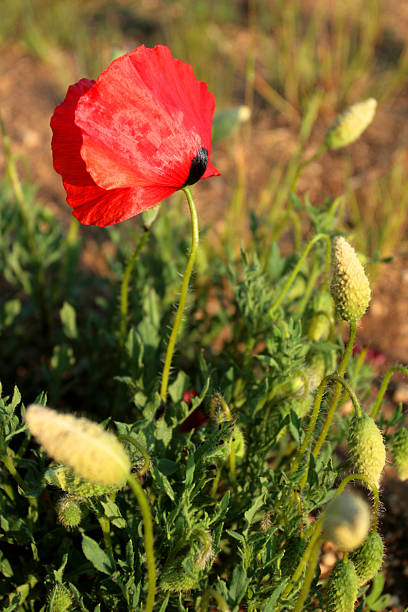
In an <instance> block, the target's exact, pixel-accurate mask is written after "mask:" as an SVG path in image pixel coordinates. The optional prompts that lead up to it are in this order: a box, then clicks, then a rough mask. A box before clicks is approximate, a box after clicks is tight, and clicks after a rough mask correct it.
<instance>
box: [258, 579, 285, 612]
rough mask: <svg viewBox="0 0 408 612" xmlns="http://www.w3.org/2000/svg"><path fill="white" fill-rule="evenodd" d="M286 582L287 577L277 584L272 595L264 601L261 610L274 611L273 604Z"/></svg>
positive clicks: (265, 611) (264, 611)
mask: <svg viewBox="0 0 408 612" xmlns="http://www.w3.org/2000/svg"><path fill="white" fill-rule="evenodd" d="M287 583H288V578H284V579H283V580H282V581H281V582H280V584H279V586H277V587H276V589H275V590H274V591H273V593H272V595H271V596H270V597H269V599H268V600H267V601H266V602H265V607H264V609H263V612H274V610H275V604H276V602H277V601H278V599H279V597H280V596H281V594H282V593H283V590H284V588H285V586H286V585H287Z"/></svg>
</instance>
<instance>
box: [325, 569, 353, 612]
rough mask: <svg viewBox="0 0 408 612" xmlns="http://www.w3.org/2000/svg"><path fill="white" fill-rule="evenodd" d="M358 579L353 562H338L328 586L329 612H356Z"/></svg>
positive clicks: (326, 608)
mask: <svg viewBox="0 0 408 612" xmlns="http://www.w3.org/2000/svg"><path fill="white" fill-rule="evenodd" d="M357 583H358V578H357V574H356V570H355V568H354V565H353V564H352V562H351V561H343V560H342V559H341V560H339V561H337V563H336V564H335V566H334V567H333V569H332V571H331V573H330V576H329V580H328V581H327V586H326V598H325V599H326V605H325V607H324V609H325V610H326V611H327V612H354V604H355V603H356V600H357V592H358V586H357Z"/></svg>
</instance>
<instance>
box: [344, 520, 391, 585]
mask: <svg viewBox="0 0 408 612" xmlns="http://www.w3.org/2000/svg"><path fill="white" fill-rule="evenodd" d="M349 558H350V561H352V562H353V564H354V567H355V568H356V572H357V577H358V586H362V585H363V584H365V583H366V582H368V581H369V580H371V579H372V578H374V576H376V575H377V573H378V572H379V571H380V569H381V565H382V562H383V558H384V543H383V541H382V538H381V536H380V534H379V533H377V532H376V531H374V532H373V533H370V534H368V536H367V538H366V539H365V540H364V542H363V544H362V546H360V548H357V550H355V551H354V552H353V553H352V554H351V555H350V557H349Z"/></svg>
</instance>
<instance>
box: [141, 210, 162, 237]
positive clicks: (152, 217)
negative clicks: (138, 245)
mask: <svg viewBox="0 0 408 612" xmlns="http://www.w3.org/2000/svg"><path fill="white" fill-rule="evenodd" d="M159 211H160V204H157V205H156V206H152V207H151V208H147V209H146V210H144V211H143V212H142V221H143V227H144V228H145V230H146V231H149V229H150V228H151V227H152V225H153V223H154V222H155V221H156V217H157V215H158V214H159Z"/></svg>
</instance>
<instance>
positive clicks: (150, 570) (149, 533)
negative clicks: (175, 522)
mask: <svg viewBox="0 0 408 612" xmlns="http://www.w3.org/2000/svg"><path fill="white" fill-rule="evenodd" d="M127 482H128V485H129V486H130V488H131V489H132V491H133V493H134V494H135V496H136V499H137V502H138V504H139V507H140V511H141V513H142V519H143V526H144V545H145V551H146V560H147V574H148V578H149V587H148V591H147V599H146V608H145V612H152V611H153V606H154V596H155V592H156V567H155V562H154V548H153V521H152V514H151V512H150V507H149V502H148V500H147V497H146V494H145V492H144V491H143V489H142V487H141V485H140V484H139V482H138V481H137V480H136V478H134V477H133V476H129V478H128V481H127Z"/></svg>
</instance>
